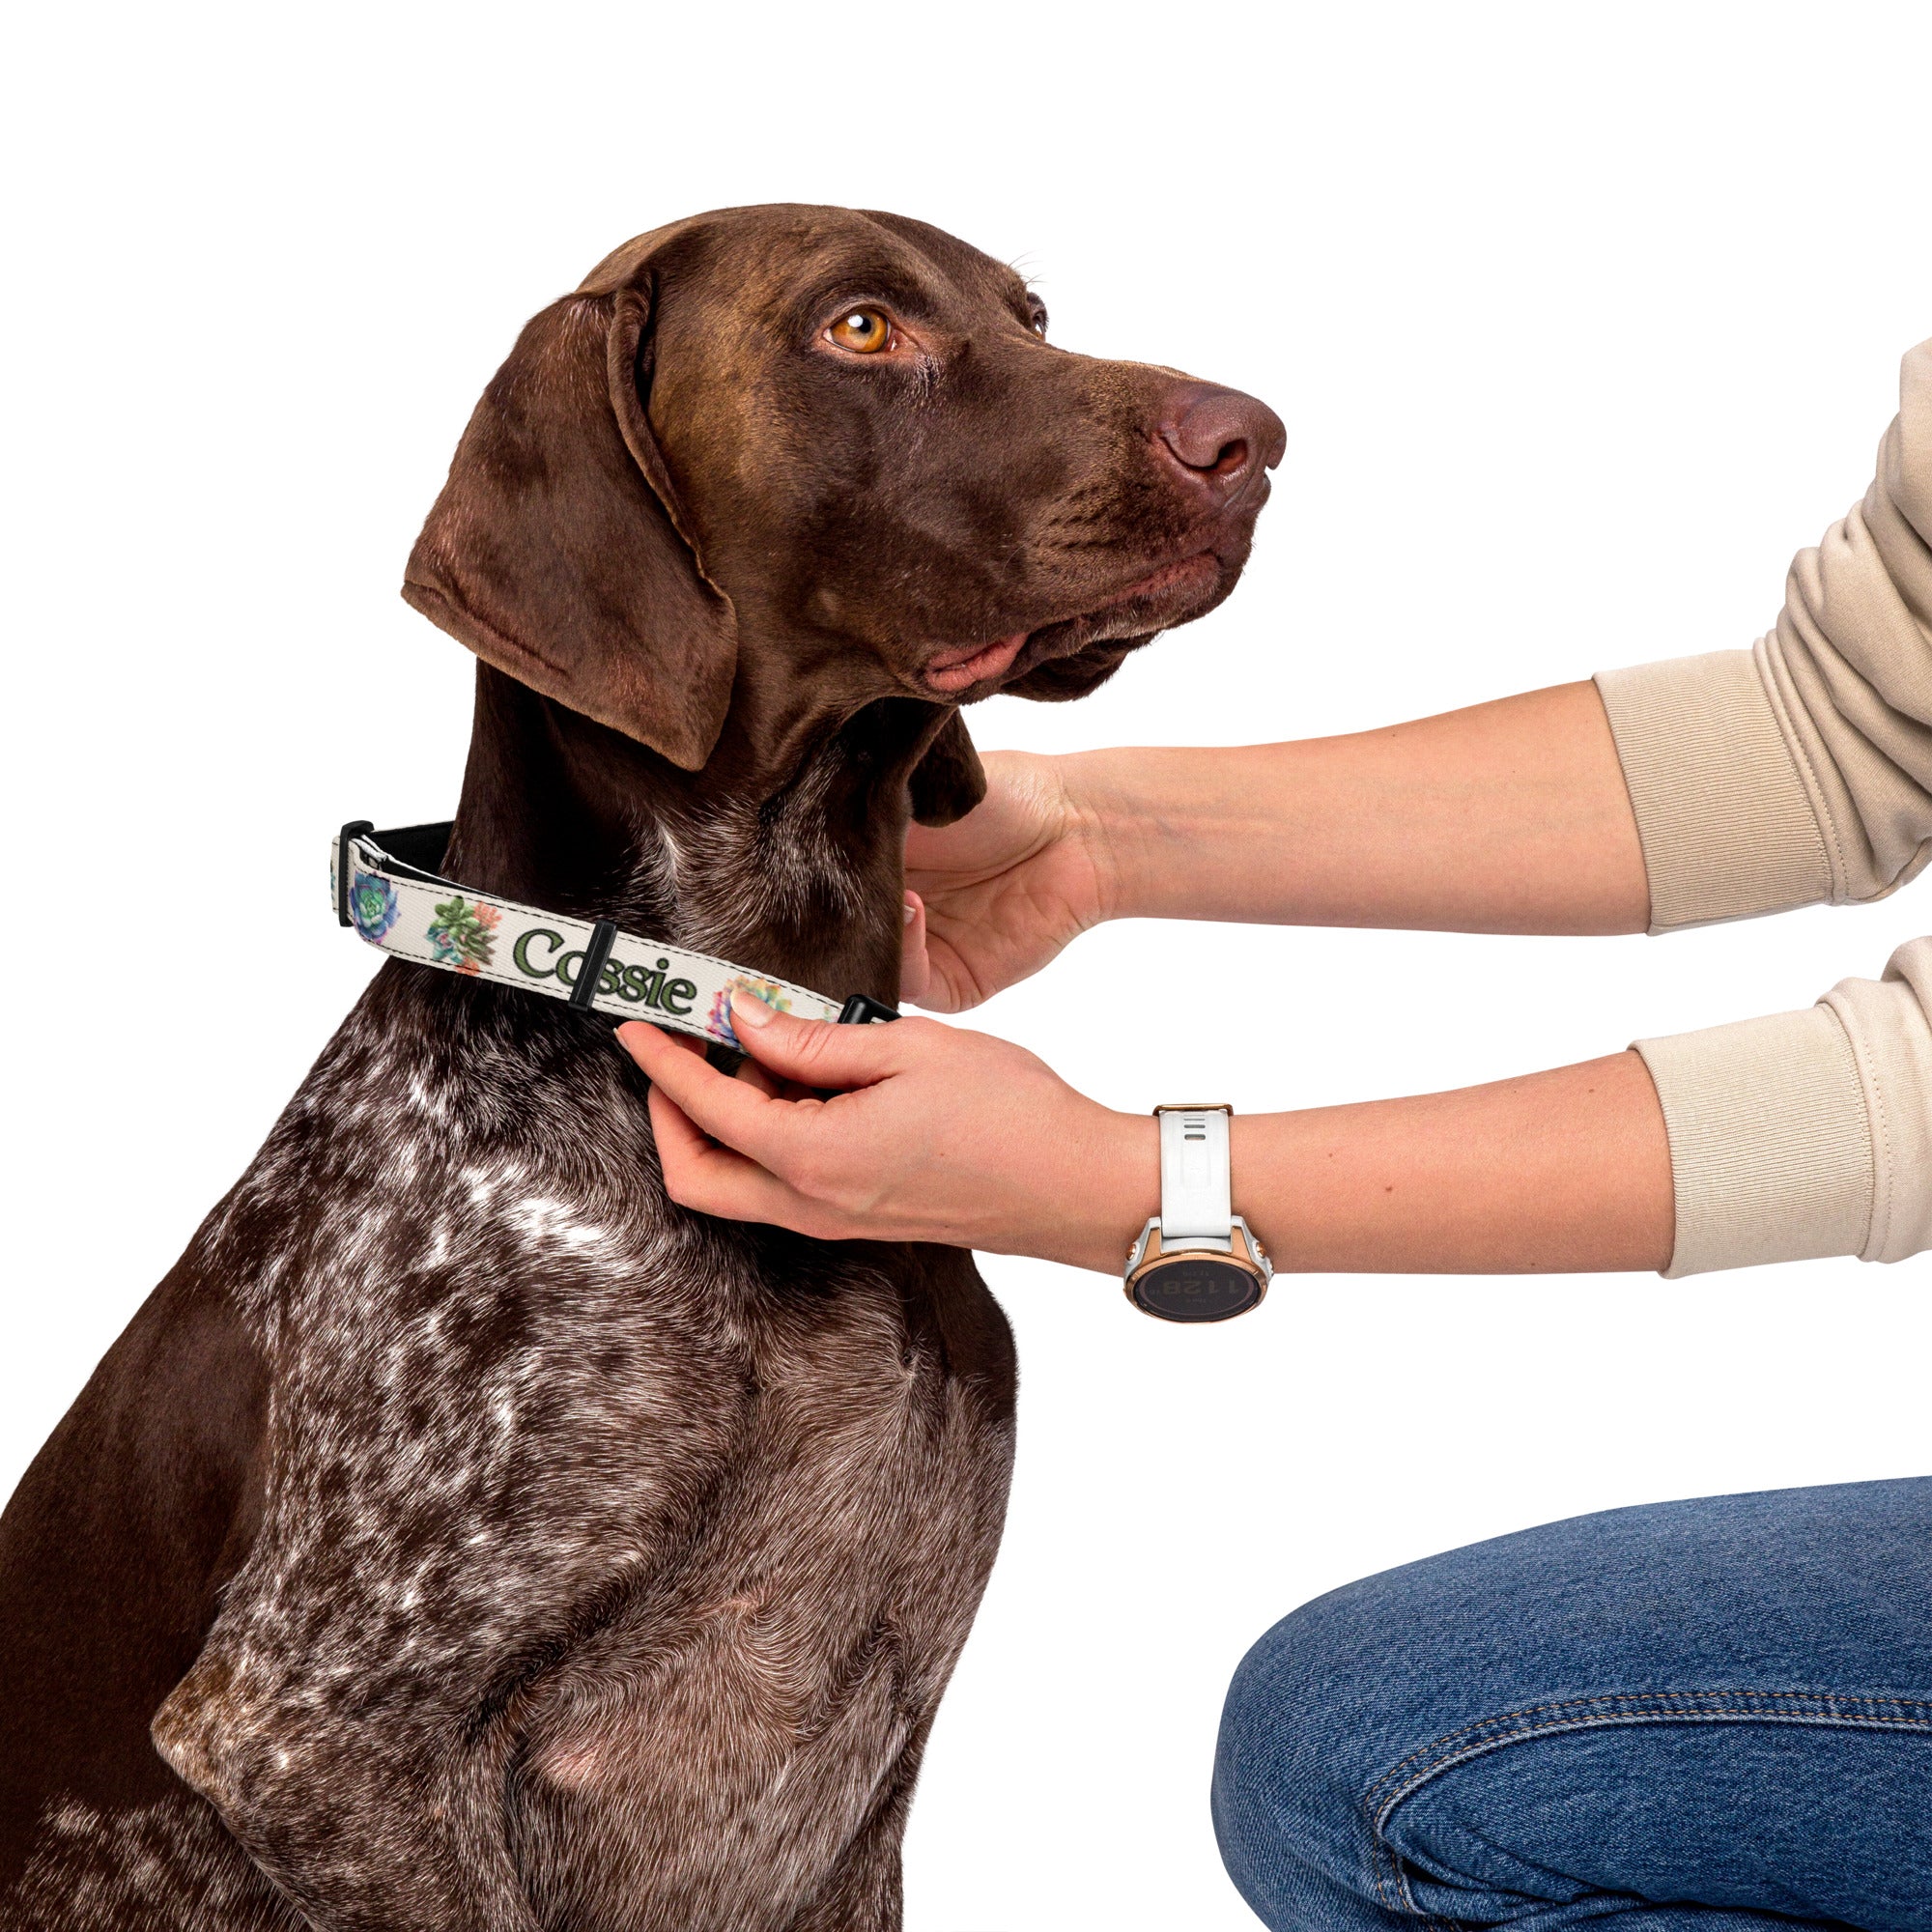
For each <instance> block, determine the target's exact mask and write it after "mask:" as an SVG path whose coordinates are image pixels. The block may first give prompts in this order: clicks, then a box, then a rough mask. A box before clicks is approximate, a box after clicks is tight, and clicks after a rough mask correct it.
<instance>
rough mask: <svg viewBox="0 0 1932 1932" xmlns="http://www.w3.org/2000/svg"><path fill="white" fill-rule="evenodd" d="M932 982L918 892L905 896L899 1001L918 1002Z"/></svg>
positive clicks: (921, 901)
mask: <svg viewBox="0 0 1932 1932" xmlns="http://www.w3.org/2000/svg"><path fill="white" fill-rule="evenodd" d="M931 983H932V962H931V960H929V959H928V958H927V957H926V953H925V901H924V900H923V898H921V897H920V895H918V894H917V893H914V892H908V893H907V894H906V895H905V932H904V934H903V935H902V936H901V938H900V940H899V1002H900V1004H901V1005H903V1004H904V1003H905V1002H906V1001H907V1000H910V1001H912V1002H913V1003H914V1004H915V1005H918V1004H919V1003H920V1002H922V1001H923V999H924V998H925V991H926V988H927V987H928V986H929V985H930V984H931Z"/></svg>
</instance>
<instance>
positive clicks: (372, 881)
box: [349, 872, 403, 946]
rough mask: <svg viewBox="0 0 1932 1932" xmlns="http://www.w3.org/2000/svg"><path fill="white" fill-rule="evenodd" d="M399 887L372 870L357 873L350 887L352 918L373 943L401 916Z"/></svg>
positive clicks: (350, 915)
mask: <svg viewBox="0 0 1932 1932" xmlns="http://www.w3.org/2000/svg"><path fill="white" fill-rule="evenodd" d="M402 910H403V909H402V907H401V906H400V905H398V904H397V903H396V889H395V887H394V886H392V885H391V884H390V883H389V882H388V880H387V879H384V878H379V877H377V876H376V874H374V873H372V872H356V873H355V874H354V876H353V877H352V879H351V881H350V886H349V917H350V918H351V919H353V920H354V921H355V930H356V931H357V932H358V933H360V934H361V935H362V937H363V938H364V939H366V940H367V941H368V942H369V943H370V945H372V946H373V945H375V943H376V942H377V941H378V940H379V939H381V938H382V937H383V935H384V933H386V932H387V931H388V929H389V928H390V927H391V926H392V925H394V924H395V923H396V921H397V919H398V918H400V917H401V915H402Z"/></svg>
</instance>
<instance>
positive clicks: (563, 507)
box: [403, 258, 738, 771]
mask: <svg viewBox="0 0 1932 1932" xmlns="http://www.w3.org/2000/svg"><path fill="white" fill-rule="evenodd" d="M613 259H614V258H613ZM655 295H656V288H655V278H654V277H653V275H652V274H651V271H650V268H649V265H648V262H647V261H646V262H639V263H638V264H636V265H635V266H634V267H633V272H632V274H631V276H630V277H629V278H628V279H627V281H626V282H625V284H624V285H623V286H619V287H616V288H610V287H608V286H607V287H605V288H604V289H602V290H599V291H596V292H592V293H586V292H584V291H580V292H579V293H578V294H576V295H574V296H570V297H566V298H564V299H563V300H562V301H559V302H554V303H553V304H552V305H551V306H550V307H549V308H547V309H545V310H544V312H543V313H542V314H541V315H539V316H537V317H535V318H534V319H533V320H532V321H531V322H530V324H529V325H528V326H527V327H526V328H525V330H524V332H523V334H522V335H520V336H519V337H518V338H517V346H516V348H515V349H513V350H512V351H511V352H510V357H509V360H508V361H506V362H505V363H504V364H503V366H502V368H500V369H499V370H498V371H497V375H496V377H495V379H494V380H493V381H492V383H491V384H490V386H489V387H488V388H487V389H486V390H484V392H483V400H482V401H481V402H480V403H478V404H477V406H476V412H475V413H474V414H473V415H472V416H471V417H470V419H469V428H468V429H467V430H465V431H464V433H463V440H462V442H461V443H460V444H458V446H457V451H456V458H455V461H454V462H452V463H451V465H450V467H449V481H448V482H447V483H445V484H444V485H443V490H442V495H441V496H440V497H438V498H437V499H436V505H435V507H434V508H433V509H432V510H431V511H430V513H429V521H428V522H427V523H425V524H424V526H423V531H422V535H421V536H420V537H418V538H417V539H416V547H415V549H414V550H413V551H412V553H411V555H410V561H409V568H408V570H407V571H406V572H405V574H404V582H403V595H404V597H405V598H406V599H408V601H409V602H410V603H411V604H412V606H413V607H414V608H415V609H416V610H418V611H421V612H422V613H423V615H424V616H426V617H428V618H430V619H431V620H432V621H433V622H435V623H437V624H440V625H441V627H442V628H443V629H444V630H445V631H447V632H449V633H450V634H451V636H453V637H455V638H458V639H461V640H462V641H463V642H464V643H466V644H468V645H469V648H470V649H471V650H472V651H474V652H475V653H476V654H477V656H478V657H480V658H484V659H486V660H487V661H488V662H489V663H491V664H493V665H495V666H496V667H497V669H499V670H503V671H507V672H508V673H509V674H510V675H511V676H512V677H514V678H517V679H519V680H520V681H521V682H523V683H525V684H527V685H529V686H530V687H531V688H532V689H534V690H536V691H540V692H542V693H544V695H545V696H550V697H554V698H556V699H557V700H558V701H559V702H560V703H563V704H567V705H569V706H570V708H571V709H572V710H573V711H581V712H582V713H584V714H585V715H586V716H587V717H590V718H594V719H596V720H597V721H598V722H599V723H600V724H604V725H611V726H612V727H613V728H615V729H616V730H619V731H622V732H624V733H625V734H626V735H627V736H629V737H632V738H636V739H638V740H639V742H640V743H642V744H645V745H648V746H649V747H650V748H651V749H652V750H653V751H655V752H658V753H662V754H663V755H664V756H665V757H667V758H668V759H669V760H670V761H671V762H672V763H673V764H675V765H681V766H682V767H683V768H684V769H685V770H686V771H696V770H698V769H699V768H700V767H701V766H702V765H703V764H704V762H705V760H706V759H707V758H708V757H709V756H710V755H711V750H712V747H713V746H714V745H715V744H716V743H717V742H718V733H719V731H720V729H721V728H722V727H723V725H724V723H725V711H726V709H727V708H728V706H729V704H730V701H731V683H732V678H733V676H734V674H735V672H736V669H737V660H738V632H737V620H736V617H735V614H734V613H733V611H732V609H731V605H730V601H729V600H728V599H727V598H726V597H725V595H724V593H723V592H722V591H720V590H719V589H718V587H717V586H716V585H715V584H713V583H711V582H708V581H707V580H706V578H705V576H704V571H703V566H702V564H701V563H700V562H699V560H698V558H697V555H696V552H695V551H694V550H693V548H692V545H691V544H690V542H689V541H688V537H687V534H686V531H687V529H688V526H687V525H686V524H685V521H684V519H683V516H682V513H681V512H680V510H679V507H678V502H677V491H676V486H675V484H674V483H673V481H672V479H671V476H670V472H669V470H668V468H667V467H666V464H665V460H664V455H663V452H662V451H661V450H660V449H659V448H658V444H657V439H656V438H655V437H654V436H653V435H652V433H651V426H650V422H649V420H648V418H647V416H646V415H645V411H644V401H643V397H644V391H645V389H646V387H647V385H648V383H649V380H650V369H651V356H652V338H651V330H650V323H651V313H652V304H653V301H654V299H655Z"/></svg>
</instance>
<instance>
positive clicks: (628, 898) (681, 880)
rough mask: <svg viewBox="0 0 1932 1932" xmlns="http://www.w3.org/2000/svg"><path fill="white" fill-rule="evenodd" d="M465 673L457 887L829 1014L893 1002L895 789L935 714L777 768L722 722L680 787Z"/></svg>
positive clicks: (865, 722) (892, 718)
mask: <svg viewBox="0 0 1932 1932" xmlns="http://www.w3.org/2000/svg"><path fill="white" fill-rule="evenodd" d="M477 671H478V675H477V686H476V716H475V724H474V727H473V730H472V733H471V737H470V744H469V764H468V766H467V768H466V769H465V772H464V779H463V794H462V801H461V804H460V805H459V807H458V810H457V816H456V827H455V831H454V833H453V835H452V837H451V839H450V846H449V852H448V855H447V857H446V859H445V861H444V866H443V869H444V871H445V872H446V873H447V874H448V875H449V876H450V877H451V878H453V879H456V880H458V881H460V882H461V883H462V884H464V885H467V886H469V887H470V888H472V889H473V890H475V891H477V892H479V893H484V894H492V893H494V894H497V895H500V896H502V897H504V898H507V899H513V900H516V901H518V902H520V903H522V904H525V905H531V906H540V907H543V908H544V909H546V910H548V911H553V912H559V913H564V914H568V915H571V916H573V917H576V918H580V919H609V920H612V921H614V922H615V923H617V924H618V925H619V926H620V927H622V928H623V929H624V930H625V931H627V932H632V933H636V934H638V935H639V936H640V937H645V938H656V939H666V940H669V941H671V942H672V943H673V944H676V945H682V946H688V947H692V948H694V949H696V950H698V951H702V952H712V953H716V954H718V955H720V956H722V957H724V958H726V959H731V960H734V961H736V962H737V963H738V964H740V965H742V966H747V967H750V968H753V969H754V970H762V971H765V972H768V973H773V974H776V975H779V976H780V977H781V978H784V979H789V980H796V981H798V982H799V983H801V984H803V985H808V986H810V987H812V988H814V989H815V990H817V991H819V992H823V993H826V994H829V995H830V996H832V997H833V998H836V999H843V998H845V997H847V996H848V995H850V994H852V993H869V994H870V995H871V996H872V997H873V998H874V999H880V1000H887V1001H896V999H897V997H898V974H899V943H900V933H901V928H902V923H903V919H902V914H901V912H900V902H901V898H902V895H903V881H904V869H903V859H902V853H903V847H904V838H905V827H906V819H907V810H908V808H907V793H906V779H907V774H908V773H909V771H910V769H911V766H912V764H913V762H914V761H915V759H916V757H917V755H918V753H919V752H920V750H922V749H923V740H924V738H925V737H927V736H929V726H928V721H927V720H926V718H925V717H924V716H923V715H922V716H919V717H915V716H913V715H912V714H913V713H915V712H918V713H921V714H923V713H925V712H926V711H927V710H928V709H929V707H924V706H913V705H903V707H902V711H903V715H897V714H895V711H894V708H893V706H892V703H891V701H888V703H887V704H886V706H884V707H883V708H882V707H881V706H879V705H874V706H871V707H869V708H868V710H867V713H866V714H864V715H863V716H862V717H860V718H855V719H838V718H827V719H825V720H823V721H821V722H820V728H818V729H817V730H815V731H811V732H806V733H801V734H798V736H797V737H796V738H795V739H794V740H793V744H794V746H795V747H798V749H794V750H793V751H792V752H791V753H789V754H788V756H787V759H786V768H785V769H774V768H771V767H770V766H769V765H768V764H766V763H764V762H762V761H761V760H760V759H759V758H758V757H757V756H756V755H755V753H754V748H753V745H752V743H751V742H750V740H749V737H748V736H747V735H746V734H745V733H744V732H743V731H741V730H738V729H736V728H735V727H734V725H733V723H732V721H730V720H727V721H726V725H725V734H724V736H723V738H722V739H721V740H720V744H719V748H718V751H717V752H716V753H714V754H713V756H712V758H711V760H710V762H709V763H708V764H707V765H706V767H705V769H704V771H703V772H701V773H689V772H683V771H680V770H678V769H677V768H676V767H675V766H673V765H671V764H669V763H668V762H667V761H666V760H665V759H663V758H661V757H659V756H658V755H657V754H656V753H652V752H650V751H648V750H647V749H645V748H644V747H643V746H641V745H639V744H637V743H636V742H634V741H633V740H631V739H629V738H626V737H625V736H623V735H622V734H621V733H620V732H617V731H613V730H611V729H610V728H609V727H608V726H606V725H599V724H597V723H595V722H594V721H593V720H591V719H588V718H585V717H583V716H582V715H581V714H580V713H578V712H574V711H571V710H569V709H568V708H567V707H565V706H564V705H561V704H559V703H557V702H555V701H554V699H551V698H547V697H542V696H538V695H537V694H536V693H534V692H532V691H530V690H528V689H527V688H526V687H525V686H523V685H521V684H518V683H517V682H515V681H514V680H513V679H511V678H509V677H506V676H504V675H503V674H502V673H501V672H499V671H497V670H495V669H493V668H491V667H490V666H488V665H479V666H478V668H477ZM874 714H877V715H874Z"/></svg>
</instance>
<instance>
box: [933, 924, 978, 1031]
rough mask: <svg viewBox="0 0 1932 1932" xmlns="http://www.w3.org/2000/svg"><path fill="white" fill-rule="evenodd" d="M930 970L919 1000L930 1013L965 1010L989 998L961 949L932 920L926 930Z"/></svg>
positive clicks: (961, 1011) (960, 1011)
mask: <svg viewBox="0 0 1932 1932" xmlns="http://www.w3.org/2000/svg"><path fill="white" fill-rule="evenodd" d="M925 958H926V966H927V971H928V978H927V980H926V985H925V990H924V991H923V993H921V994H920V996H919V1004H920V1005H921V1006H922V1007H923V1008H924V1009H926V1011H927V1012H929V1013H963V1012H964V1011H965V1010H966V1009H968V1008H969V1007H977V1006H979V1005H980V1002H981V1001H982V1000H984V999H985V998H986V995H985V994H984V993H982V992H981V991H980V986H979V983H978V981H977V980H975V979H974V978H973V975H972V973H971V972H970V970H969V969H968V968H967V965H966V962H965V960H964V959H962V958H961V957H960V955H959V952H958V949H957V948H955V947H954V946H953V945H952V943H951V942H950V941H948V940H947V939H946V938H944V937H943V936H942V935H941V934H939V933H935V932H934V931H933V930H932V928H931V926H930V925H929V924H928V925H927V927H926V934H925Z"/></svg>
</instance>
